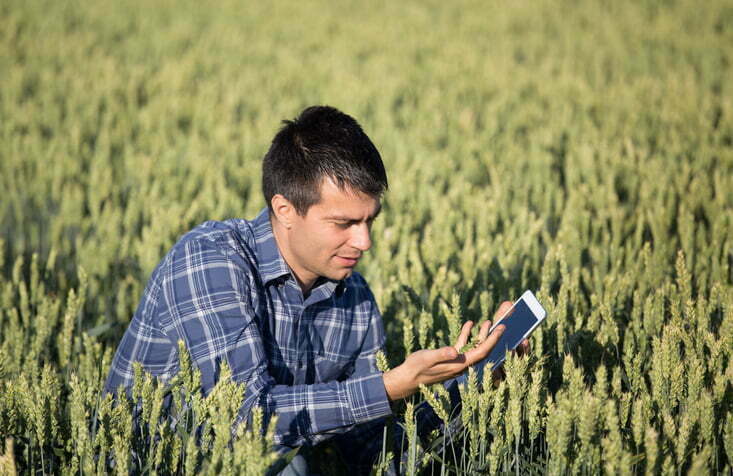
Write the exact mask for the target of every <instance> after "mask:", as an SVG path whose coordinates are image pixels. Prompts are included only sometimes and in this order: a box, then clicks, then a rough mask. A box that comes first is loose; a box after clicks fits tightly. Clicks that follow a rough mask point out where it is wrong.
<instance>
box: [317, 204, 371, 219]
mask: <svg viewBox="0 0 733 476" xmlns="http://www.w3.org/2000/svg"><path fill="white" fill-rule="evenodd" d="M380 213H382V205H379V208H377V211H376V212H374V215H372V216H370V217H367V220H374V219H375V218H377V217H378V216H379V214H380ZM326 220H339V221H359V220H356V219H354V218H352V217H349V216H345V215H328V216H326Z"/></svg>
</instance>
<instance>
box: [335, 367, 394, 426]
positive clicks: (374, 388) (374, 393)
mask: <svg viewBox="0 0 733 476" xmlns="http://www.w3.org/2000/svg"><path fill="white" fill-rule="evenodd" d="M344 383H345V384H346V397H347V398H348V400H349V405H350V407H351V413H352V415H353V416H354V423H364V422H367V421H370V420H374V419H375V418H379V417H383V416H387V415H391V414H392V408H391V407H390V406H389V399H388V398H387V391H386V390H385V389H384V379H383V378H382V373H381V372H379V373H374V374H369V375H364V376H360V377H357V378H351V379H348V380H346V381H345V382H344Z"/></svg>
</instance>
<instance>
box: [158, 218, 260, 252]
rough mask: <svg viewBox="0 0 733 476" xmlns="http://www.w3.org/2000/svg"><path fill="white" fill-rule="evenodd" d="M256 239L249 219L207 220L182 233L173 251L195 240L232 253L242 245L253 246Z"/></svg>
mask: <svg viewBox="0 0 733 476" xmlns="http://www.w3.org/2000/svg"><path fill="white" fill-rule="evenodd" d="M254 240H255V237H254V231H253V229H252V226H251V221H249V220H245V219H242V218H230V219H228V220H223V221H218V220H207V221H205V222H203V223H201V224H199V225H196V226H195V227H193V228H192V229H191V230H189V231H188V232H186V233H184V234H183V235H181V237H180V238H179V239H178V241H177V242H176V243H175V244H174V245H173V247H172V251H177V250H180V249H181V248H184V247H186V246H187V245H188V244H189V243H192V242H195V243H197V244H202V245H209V246H213V247H215V248H218V249H219V250H221V251H222V252H225V253H230V252H233V251H238V250H239V249H241V248H242V246H249V247H251V246H252V245H253V244H254Z"/></svg>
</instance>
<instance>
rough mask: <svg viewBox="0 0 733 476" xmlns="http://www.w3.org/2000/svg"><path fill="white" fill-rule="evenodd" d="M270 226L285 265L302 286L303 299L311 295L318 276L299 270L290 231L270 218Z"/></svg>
mask: <svg viewBox="0 0 733 476" xmlns="http://www.w3.org/2000/svg"><path fill="white" fill-rule="evenodd" d="M270 225H271V226H272V235H273V236H274V237H275V243H277V249H278V250H280V254H281V255H282V257H283V259H284V260H285V263H286V264H287V265H288V267H289V268H290V271H291V272H292V274H293V277H295V280H296V281H297V282H298V285H299V286H300V290H301V292H302V293H303V299H305V298H307V297H308V295H310V292H311V289H312V288H313V285H314V284H315V283H316V281H317V280H318V276H315V275H312V273H309V272H307V271H306V270H302V269H299V267H298V265H297V260H296V259H295V257H294V256H293V254H292V253H291V252H290V236H289V234H288V230H287V229H286V228H285V227H283V226H282V225H280V223H279V222H278V221H277V220H276V219H273V217H272V216H270Z"/></svg>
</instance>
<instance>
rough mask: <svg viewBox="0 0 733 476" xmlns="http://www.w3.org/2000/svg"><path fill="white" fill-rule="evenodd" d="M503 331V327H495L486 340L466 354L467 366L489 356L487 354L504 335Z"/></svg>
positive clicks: (500, 325)
mask: <svg viewBox="0 0 733 476" xmlns="http://www.w3.org/2000/svg"><path fill="white" fill-rule="evenodd" d="M505 329H506V326H505V325H503V324H499V325H498V326H496V328H494V330H493V331H492V332H491V334H489V336H488V337H487V338H486V340H484V341H483V342H482V343H481V344H479V345H478V347H475V348H473V349H471V350H469V351H468V352H466V363H467V364H468V365H473V364H475V363H476V362H478V361H480V360H481V359H483V358H484V357H486V356H487V355H489V352H491V351H492V350H493V349H494V346H496V343H497V342H498V341H499V338H500V337H501V335H502V334H503V333H504V330H505Z"/></svg>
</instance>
